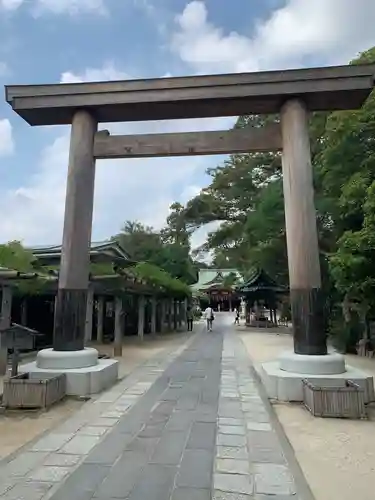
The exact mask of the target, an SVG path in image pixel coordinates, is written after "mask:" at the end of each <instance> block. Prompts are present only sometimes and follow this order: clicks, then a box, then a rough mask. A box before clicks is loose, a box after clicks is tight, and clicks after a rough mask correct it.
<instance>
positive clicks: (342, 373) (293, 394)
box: [259, 352, 374, 403]
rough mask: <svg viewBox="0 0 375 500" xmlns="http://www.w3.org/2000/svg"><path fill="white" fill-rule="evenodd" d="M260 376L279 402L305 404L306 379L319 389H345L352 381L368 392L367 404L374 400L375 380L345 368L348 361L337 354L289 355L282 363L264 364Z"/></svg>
mask: <svg viewBox="0 0 375 500" xmlns="http://www.w3.org/2000/svg"><path fill="white" fill-rule="evenodd" d="M259 374H260V377H261V379H262V382H263V384H264V386H265V388H266V391H267V394H268V397H269V398H270V399H276V400H278V401H289V402H302V401H303V384H302V381H303V380H305V379H307V380H309V381H310V382H312V383H313V384H314V385H316V386H318V387H345V383H346V381H347V380H352V381H353V382H355V383H356V384H358V385H359V386H360V387H362V388H363V389H364V390H365V403H368V402H370V401H373V399H374V381H373V378H372V377H371V376H370V375H368V374H366V373H365V372H362V371H361V370H358V369H356V368H353V367H351V366H348V365H345V359H344V357H343V356H341V355H340V354H337V353H328V354H325V355H323V356H312V355H301V354H295V353H294V352H285V353H283V354H281V356H279V358H278V360H276V361H270V362H267V363H263V364H262V365H261V366H260V370H259Z"/></svg>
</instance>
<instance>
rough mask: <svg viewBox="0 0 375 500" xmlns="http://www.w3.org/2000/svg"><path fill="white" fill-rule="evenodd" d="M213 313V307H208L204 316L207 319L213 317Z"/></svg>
mask: <svg viewBox="0 0 375 500" xmlns="http://www.w3.org/2000/svg"><path fill="white" fill-rule="evenodd" d="M213 314H214V312H213V310H212V307H207V309H206V310H205V311H204V316H205V318H206V319H211V318H212V316H213Z"/></svg>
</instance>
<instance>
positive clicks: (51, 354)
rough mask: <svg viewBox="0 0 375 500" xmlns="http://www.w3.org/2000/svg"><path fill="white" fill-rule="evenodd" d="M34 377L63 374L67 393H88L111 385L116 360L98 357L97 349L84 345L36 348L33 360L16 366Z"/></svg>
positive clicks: (112, 383) (114, 378)
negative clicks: (65, 348)
mask: <svg viewBox="0 0 375 500" xmlns="http://www.w3.org/2000/svg"><path fill="white" fill-rule="evenodd" d="M19 371H20V373H29V374H30V377H31V378H34V379H37V378H38V377H39V376H40V374H42V373H43V374H48V375H58V374H61V373H65V375H66V384H67V387H66V393H67V395H68V396H90V395H91V394H97V393H99V392H101V391H103V390H104V389H107V388H109V387H111V386H112V385H114V384H115V383H116V382H117V380H118V361H116V360H115V359H98V351H97V350H96V349H92V348H86V349H83V350H81V351H55V350H53V349H43V350H42V351H39V353H38V355H37V359H36V361H34V362H32V363H26V364H24V365H21V366H20V368H19Z"/></svg>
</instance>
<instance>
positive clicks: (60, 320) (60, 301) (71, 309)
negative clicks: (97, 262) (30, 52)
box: [53, 288, 87, 351]
mask: <svg viewBox="0 0 375 500" xmlns="http://www.w3.org/2000/svg"><path fill="white" fill-rule="evenodd" d="M86 306H87V288H85V289H83V290H77V289H75V290H71V289H67V288H60V289H59V290H58V292H57V299H56V307H55V321H54V331H53V348H54V349H55V351H80V350H82V349H83V348H84V343H85V323H86Z"/></svg>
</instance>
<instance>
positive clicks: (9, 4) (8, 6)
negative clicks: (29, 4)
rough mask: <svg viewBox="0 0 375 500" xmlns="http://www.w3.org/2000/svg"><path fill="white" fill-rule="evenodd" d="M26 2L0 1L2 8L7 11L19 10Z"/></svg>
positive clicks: (15, 0) (20, 0)
mask: <svg viewBox="0 0 375 500" xmlns="http://www.w3.org/2000/svg"><path fill="white" fill-rule="evenodd" d="M23 2H24V0H0V7H2V8H3V9H5V10H17V9H18V7H20V6H21V5H22V4H23Z"/></svg>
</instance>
